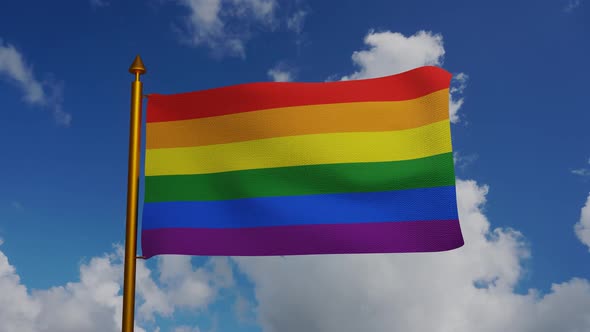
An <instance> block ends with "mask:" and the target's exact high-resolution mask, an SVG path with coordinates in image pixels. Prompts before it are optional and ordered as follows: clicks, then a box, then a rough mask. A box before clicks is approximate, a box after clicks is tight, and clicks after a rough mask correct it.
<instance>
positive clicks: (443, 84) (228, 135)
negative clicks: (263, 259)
mask: <svg viewBox="0 0 590 332" xmlns="http://www.w3.org/2000/svg"><path fill="white" fill-rule="evenodd" d="M450 80H451V74H449V73H448V72H447V71H445V70H443V69H441V68H438V67H432V66H427V67H420V68H417V69H414V70H410V71H407V72H404V73H401V74H398V75H393V76H388V77H382V78H375V79H365V80H353V81H340V82H324V83H293V82H283V83H277V82H266V83H250V84H241V85H235V86H229V87H223V88H216V89H210V90H203V91H197V92H190V93H181V94H173V95H160V94H150V95H149V97H148V102H147V124H146V153H145V197H144V205H143V216H142V231H141V247H142V254H143V255H144V256H145V257H147V258H149V257H152V256H154V255H160V254H183V255H223V256H265V255H304V254H343V253H394V252H430V251H443V250H450V249H454V248H458V247H460V246H462V245H463V237H462V235H461V229H460V226H459V219H458V213H457V202H456V193H455V174H454V165H453V154H452V145H451V130H450V122H449V85H450Z"/></svg>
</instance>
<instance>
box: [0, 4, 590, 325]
mask: <svg viewBox="0 0 590 332" xmlns="http://www.w3.org/2000/svg"><path fill="white" fill-rule="evenodd" d="M589 14H590V12H589V9H588V3H587V2H586V1H584V0H554V1H520V0H519V1H496V2H486V3H483V2H473V1H412V2H410V1H405V2H401V1H370V2H368V1H338V2H334V1H316V2H312V1H303V0H288V1H278V0H210V1H205V0H192V1H189V0H182V1H163V0H150V1H125V2H124V1H117V0H110V1H109V0H88V1H66V2H59V3H55V2H47V1H37V2H35V3H34V4H30V3H25V2H16V1H12V2H7V3H4V4H3V6H2V10H1V11H0V110H1V114H2V117H3V121H2V122H1V124H0V142H1V143H0V147H1V148H2V159H1V163H0V165H1V172H0V174H1V175H0V239H1V241H0V242H2V245H1V246H0V294H3V295H2V296H0V331H7V332H8V331H80V330H87V331H111V330H113V331H116V330H118V329H117V328H116V325H117V319H120V317H119V316H120V301H121V298H120V292H119V287H120V286H121V280H120V275H121V272H122V271H121V268H122V267H121V261H120V254H121V252H120V248H118V247H117V245H122V244H123V241H124V235H125V234H124V231H125V224H124V223H125V220H124V219H125V195H126V192H125V190H126V188H125V186H126V176H127V173H126V172H127V164H126V163H127V142H128V124H129V98H130V97H129V94H130V82H131V80H132V76H131V75H130V74H129V73H128V72H127V68H128V67H129V65H130V63H131V62H132V60H133V58H134V57H135V55H136V54H141V56H142V58H143V60H144V63H145V65H146V67H147V74H146V75H144V76H143V78H142V80H143V82H144V92H145V93H151V92H154V93H178V92H185V91H194V90H199V89H204V88H212V87H218V86H224V85H231V84H237V83H245V82H254V81H270V80H296V81H326V80H339V79H342V78H345V77H346V78H350V79H354V78H364V77H375V76H383V75H390V74H395V73H398V72H402V71H405V70H408V69H412V68H415V67H418V66H422V65H439V66H442V67H443V68H445V69H446V70H448V71H450V72H451V73H453V74H454V77H455V78H454V80H453V89H452V105H451V108H452V109H453V111H454V112H453V118H454V119H455V121H454V122H455V123H454V124H453V125H452V131H453V145H454V150H455V152H456V159H457V167H456V168H457V169H456V172H457V176H458V178H459V180H458V181H459V182H458V185H457V187H458V196H459V200H460V202H459V209H460V216H461V223H462V229H463V232H464V236H465V241H466V245H465V246H464V247H463V248H461V249H459V250H456V251H454V252H449V253H437V254H420V255H362V256H345V255H343V256H323V257H288V258H208V257H194V258H192V259H191V258H190V257H175V256H166V257H163V258H154V259H151V260H149V261H147V262H145V264H144V263H143V262H141V263H140V265H139V270H138V297H137V301H138V310H137V318H138V319H137V324H138V327H139V328H138V329H137V330H138V331H139V330H140V329H143V330H145V331H162V332H163V331H173V332H183V331H193V332H194V331H201V332H204V331H264V332H271V331H281V332H283V331H286V332H289V331H302V330H307V331H337V330H339V331H358V330H367V331H391V330H392V329H393V330H395V331H424V330H427V329H430V330H439V331H449V330H453V331H472V330H479V331H505V330H506V328H507V327H508V326H510V329H511V330H512V331H532V330H535V331H555V330H560V331H582V330H590V316H588V310H587V308H588V306H589V305H590V282H589V279H590V264H589V263H588V260H589V259H590V252H589V249H590V200H589V192H590V149H589V148H588V142H590V130H589V125H588V124H589V123H590V113H589V112H588V104H587V96H588V87H589V83H588V77H590V67H589V66H588V61H587V59H589V58H590V43H589V42H588V41H589V40H590V17H589ZM457 313H460V314H459V315H457ZM424 317H426V318H424Z"/></svg>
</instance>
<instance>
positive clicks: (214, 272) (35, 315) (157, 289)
mask: <svg viewBox="0 0 590 332" xmlns="http://www.w3.org/2000/svg"><path fill="white" fill-rule="evenodd" d="M122 257H123V250H122V248H121V247H117V248H116V250H115V252H114V253H112V254H109V255H105V256H102V257H95V258H92V259H91V260H90V261H89V262H88V263H85V264H82V265H81V266H80V280H79V281H77V282H69V283H67V284H65V285H63V286H56V287H51V288H49V289H41V290H27V288H26V286H25V285H23V284H22V283H21V281H20V278H19V276H18V274H17V273H16V270H15V268H14V266H12V265H11V264H10V263H9V262H8V258H7V257H6V256H5V255H4V254H3V253H2V252H1V251H0V294H2V296H0V322H1V324H0V326H1V327H2V332H29V331H31V332H33V331H35V332H37V331H42V332H70V331H72V332H74V331H76V332H77V331H89V332H92V331H97V332H99V331H100V332H109V331H120V326H121V315H122V311H121V310H122V296H121V295H119V294H120V293H121V290H122V275H123V264H122ZM186 258H188V259H190V257H185V258H184V259H178V257H174V256H162V257H159V258H157V259H158V266H159V267H160V268H164V269H159V270H158V271H157V273H156V274H159V275H160V280H155V279H154V278H153V277H152V275H153V274H154V273H153V272H152V271H150V270H149V269H148V268H147V267H146V265H145V262H144V261H141V260H140V261H138V262H137V278H136V280H137V282H136V285H137V289H136V292H137V293H136V302H137V313H136V319H137V323H138V324H139V325H141V324H143V323H147V322H151V321H153V319H154V315H156V314H157V315H160V316H164V317H170V316H171V315H173V314H174V312H175V310H177V309H189V310H190V309H199V308H204V307H206V306H207V305H208V304H209V303H210V302H211V301H212V299H213V298H214V297H215V296H216V293H217V291H218V290H219V289H220V288H221V287H231V286H232V285H233V274H232V271H231V267H230V266H229V263H228V259H227V258H220V259H217V258H215V259H212V260H210V261H209V262H208V263H207V264H206V266H205V267H202V268H198V269H194V268H193V267H192V266H191V265H190V260H188V261H187V259H186ZM187 263H188V264H187ZM182 328H184V327H182ZM135 331H138V332H142V331H145V330H144V329H143V328H141V327H140V326H136V329H135ZM180 331H182V329H181V330H180ZM186 331H199V330H198V329H197V328H194V327H193V328H192V329H189V330H186Z"/></svg>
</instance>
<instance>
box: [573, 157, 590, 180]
mask: <svg viewBox="0 0 590 332" xmlns="http://www.w3.org/2000/svg"><path fill="white" fill-rule="evenodd" d="M588 165H590V158H588ZM571 172H572V174H574V175H579V176H583V177H586V176H590V167H580V168H576V169H573V170H572V171H571Z"/></svg>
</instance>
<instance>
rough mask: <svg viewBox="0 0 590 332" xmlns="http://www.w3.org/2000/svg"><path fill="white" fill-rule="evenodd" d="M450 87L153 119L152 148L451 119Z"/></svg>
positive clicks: (412, 125)
mask: <svg viewBox="0 0 590 332" xmlns="http://www.w3.org/2000/svg"><path fill="white" fill-rule="evenodd" d="M448 94H449V90H448V89H443V90H439V91H437V92H434V93H431V94H429V95H426V96H423V97H420V98H416V99H412V100H404V101H394V102H358V103H342V104H326V105H308V106H296V107H285V108H275V109H267V110H260V111H254V112H246V113H237V114H230V115H223V116H216V117H209V118H199V119H191V120H181V121H169V122H153V123H147V130H146V146H147V149H157V148H173V147H190V146H202V145H211V144H222V143H231V142H240V141H249V140H256V139H264V138H272V137H284V136H298V135H308V134H323V133H338V132H376V131H394V130H404V129H411V128H417V127H421V126H424V125H427V124H431V123H435V122H439V121H442V120H446V119H448V118H449V113H448V112H449V99H448Z"/></svg>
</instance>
